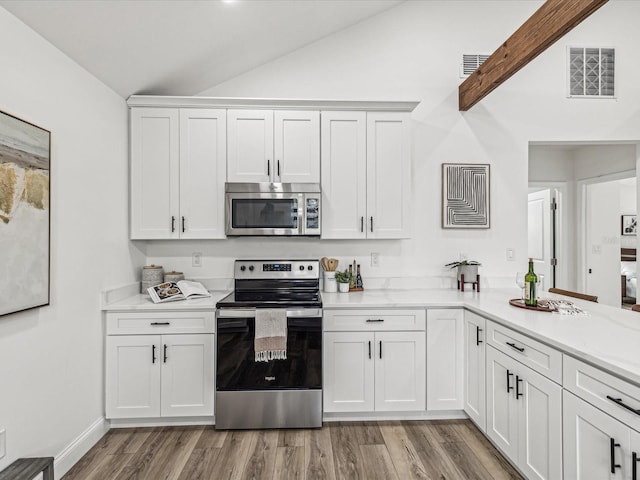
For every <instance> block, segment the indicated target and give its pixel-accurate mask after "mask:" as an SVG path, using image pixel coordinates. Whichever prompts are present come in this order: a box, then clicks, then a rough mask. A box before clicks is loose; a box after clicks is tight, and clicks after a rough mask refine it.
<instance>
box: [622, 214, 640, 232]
mask: <svg viewBox="0 0 640 480" xmlns="http://www.w3.org/2000/svg"><path fill="white" fill-rule="evenodd" d="M621 217H622V218H621V222H620V223H621V227H620V230H621V231H620V233H621V234H622V235H635V234H636V231H637V229H638V217H637V216H636V215H622V216H621Z"/></svg>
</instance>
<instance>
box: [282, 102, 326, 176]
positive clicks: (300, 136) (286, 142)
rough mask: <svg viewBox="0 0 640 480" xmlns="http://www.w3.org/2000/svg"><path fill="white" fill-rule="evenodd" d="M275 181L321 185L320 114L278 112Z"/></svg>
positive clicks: (310, 112) (316, 112) (311, 112)
mask: <svg viewBox="0 0 640 480" xmlns="http://www.w3.org/2000/svg"><path fill="white" fill-rule="evenodd" d="M273 117H274V125H273V128H274V148H275V153H274V159H275V172H274V177H273V179H274V181H275V182H284V183H320V112H318V111H315V112H314V111H309V112H305V111H285V110H276V111H275V112H274V114H273Z"/></svg>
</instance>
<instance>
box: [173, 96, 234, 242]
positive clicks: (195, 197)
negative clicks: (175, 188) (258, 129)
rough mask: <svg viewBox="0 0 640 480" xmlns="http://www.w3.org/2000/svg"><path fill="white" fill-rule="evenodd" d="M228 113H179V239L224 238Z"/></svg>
mask: <svg viewBox="0 0 640 480" xmlns="http://www.w3.org/2000/svg"><path fill="white" fill-rule="evenodd" d="M226 132H227V112H226V110H221V109H217V110H216V109H203V108H188V109H187V108H183V109H180V224H179V230H180V237H181V238H225V234H224V182H225V181H226V175H227V174H226V154H227V134H226Z"/></svg>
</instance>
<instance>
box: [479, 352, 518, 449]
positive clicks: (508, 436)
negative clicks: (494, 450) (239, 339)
mask: <svg viewBox="0 0 640 480" xmlns="http://www.w3.org/2000/svg"><path fill="white" fill-rule="evenodd" d="M486 356H487V372H486V374H487V431H486V434H487V436H488V437H489V438H490V439H491V440H492V441H493V442H494V443H495V444H496V445H497V446H498V447H499V448H500V449H501V450H502V451H503V453H504V454H505V455H507V456H508V457H509V458H510V459H512V460H513V461H517V458H518V410H517V403H516V402H515V382H516V375H515V371H516V369H517V368H518V367H517V366H518V365H519V364H518V362H516V361H515V360H513V359H512V358H510V357H507V356H506V355H505V354H504V353H502V352H499V351H498V350H496V349H495V348H493V347H491V346H488V347H487V352H486Z"/></svg>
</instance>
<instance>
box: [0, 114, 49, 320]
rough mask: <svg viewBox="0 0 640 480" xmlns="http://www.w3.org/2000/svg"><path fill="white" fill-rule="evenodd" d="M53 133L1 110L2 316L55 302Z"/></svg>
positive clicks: (0, 276) (0, 227)
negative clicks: (52, 278)
mask: <svg viewBox="0 0 640 480" xmlns="http://www.w3.org/2000/svg"><path fill="white" fill-rule="evenodd" d="M50 157H51V132H49V131H48V130H44V129H43V128H40V127H38V126H36V125H33V124H31V123H28V122H25V121H24V120H20V119H19V118H16V117H13V116H11V115H8V114H6V113H4V112H0V265H2V275H0V316H2V315H8V314H10V313H14V312H19V311H22V310H28V309H30V308H37V307H42V306H44V305H49V298H50V294H49V280H50V271H49V270H50V261H49V257H50V223H51V215H50V211H51V208H50V200H51V193H50V175H49V172H50V167H51V165H50V163H51V158H50Z"/></svg>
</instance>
